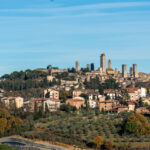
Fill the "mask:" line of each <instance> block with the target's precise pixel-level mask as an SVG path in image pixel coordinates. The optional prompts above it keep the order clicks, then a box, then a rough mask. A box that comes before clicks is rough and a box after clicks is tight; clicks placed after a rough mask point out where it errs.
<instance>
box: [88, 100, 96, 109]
mask: <svg viewBox="0 0 150 150" xmlns="http://www.w3.org/2000/svg"><path fill="white" fill-rule="evenodd" d="M88 104H89V107H90V108H92V109H93V108H96V106H97V101H96V100H91V99H89V100H88Z"/></svg>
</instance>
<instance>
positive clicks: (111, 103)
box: [98, 100, 119, 111]
mask: <svg viewBox="0 0 150 150" xmlns="http://www.w3.org/2000/svg"><path fill="white" fill-rule="evenodd" d="M98 105H99V109H100V111H102V110H104V111H107V110H110V109H113V108H114V107H116V106H117V105H119V102H118V101H117V100H104V101H100V102H99V103H98Z"/></svg>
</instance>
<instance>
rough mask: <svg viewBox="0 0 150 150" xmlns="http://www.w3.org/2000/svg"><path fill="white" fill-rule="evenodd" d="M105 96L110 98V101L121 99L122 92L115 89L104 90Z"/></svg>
mask: <svg viewBox="0 0 150 150" xmlns="http://www.w3.org/2000/svg"><path fill="white" fill-rule="evenodd" d="M104 94H105V95H106V96H108V97H110V99H118V98H119V97H121V91H118V90H114V89H106V90H104Z"/></svg>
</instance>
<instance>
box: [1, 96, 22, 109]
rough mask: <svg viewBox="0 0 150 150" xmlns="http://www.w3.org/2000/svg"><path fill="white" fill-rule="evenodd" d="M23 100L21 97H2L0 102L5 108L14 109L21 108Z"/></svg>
mask: <svg viewBox="0 0 150 150" xmlns="http://www.w3.org/2000/svg"><path fill="white" fill-rule="evenodd" d="M23 101H24V99H23V98H22V97H4V98H2V99H1V102H3V103H4V104H5V106H6V107H9V108H11V107H14V106H15V107H16V108H21V107H23Z"/></svg>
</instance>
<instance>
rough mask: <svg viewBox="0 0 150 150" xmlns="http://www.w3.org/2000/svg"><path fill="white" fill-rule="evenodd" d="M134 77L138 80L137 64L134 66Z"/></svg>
mask: <svg viewBox="0 0 150 150" xmlns="http://www.w3.org/2000/svg"><path fill="white" fill-rule="evenodd" d="M133 77H134V78H138V71H137V64H133Z"/></svg>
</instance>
